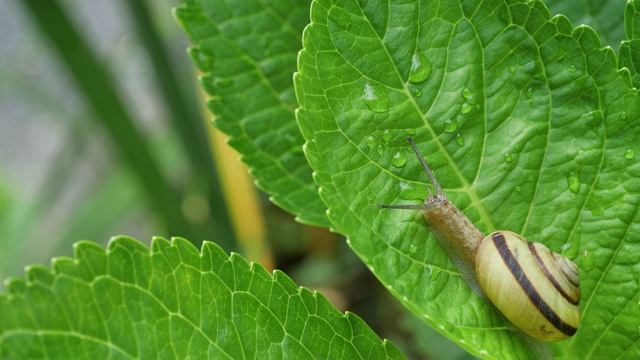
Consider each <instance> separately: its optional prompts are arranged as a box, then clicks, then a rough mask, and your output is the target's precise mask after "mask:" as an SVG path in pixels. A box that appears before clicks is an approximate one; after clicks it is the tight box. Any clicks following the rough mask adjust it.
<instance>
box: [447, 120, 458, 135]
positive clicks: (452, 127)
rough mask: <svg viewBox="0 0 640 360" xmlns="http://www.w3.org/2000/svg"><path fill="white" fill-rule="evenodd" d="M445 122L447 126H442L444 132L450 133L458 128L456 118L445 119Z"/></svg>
mask: <svg viewBox="0 0 640 360" xmlns="http://www.w3.org/2000/svg"><path fill="white" fill-rule="evenodd" d="M445 124H446V125H447V126H446V127H445V128H444V132H446V133H452V132H454V131H456V130H458V120H455V119H453V120H451V119H447V120H445Z"/></svg>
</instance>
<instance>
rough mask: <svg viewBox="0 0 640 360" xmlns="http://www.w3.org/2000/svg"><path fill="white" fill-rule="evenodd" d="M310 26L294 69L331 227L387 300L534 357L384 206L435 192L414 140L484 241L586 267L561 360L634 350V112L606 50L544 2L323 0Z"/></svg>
mask: <svg viewBox="0 0 640 360" xmlns="http://www.w3.org/2000/svg"><path fill="white" fill-rule="evenodd" d="M311 18H312V21H311V24H310V25H309V26H308V27H307V29H306V30H305V32H304V37H303V46H304V50H303V51H302V52H301V53H300V56H299V59H298V71H299V72H298V74H297V75H296V76H295V83H296V92H297V96H298V101H299V103H300V106H301V107H300V109H299V111H298V118H297V119H298V122H299V125H300V127H301V130H302V133H303V135H304V137H305V139H306V140H307V142H306V150H307V157H308V159H309V161H310V163H311V166H312V168H313V169H314V170H315V172H316V176H315V180H316V182H317V183H318V185H319V186H320V194H321V196H322V199H323V200H324V201H325V203H326V204H327V206H328V208H329V209H330V210H329V213H328V214H329V219H330V220H331V223H332V224H333V226H334V227H335V228H336V229H337V230H338V231H340V232H342V233H343V234H345V235H346V236H347V237H348V238H349V243H350V245H351V246H352V247H353V249H354V250H355V251H356V252H357V253H358V255H359V256H360V257H361V258H362V260H363V261H364V262H365V263H366V264H368V265H369V266H370V268H371V270H372V271H373V272H374V273H375V274H376V276H378V278H379V279H380V280H381V281H382V282H383V283H384V284H385V285H386V286H387V287H388V288H389V290H390V291H391V292H392V293H393V294H394V295H395V296H396V297H397V298H398V299H400V300H401V301H402V302H403V303H404V304H405V305H406V306H407V307H408V308H409V309H411V310H412V311H413V312H414V313H415V314H416V315H418V316H420V317H421V318H422V319H424V320H425V321H426V322H427V323H429V324H430V325H432V326H433V327H434V328H435V329H437V330H438V331H440V332H441V333H443V334H444V335H446V336H447V337H449V338H451V339H453V340H455V341H457V342H458V343H459V344H460V345H461V346H462V347H464V348H465V349H467V350H468V351H469V352H471V353H472V354H474V355H476V356H480V357H483V358H495V359H505V358H536V357H537V356H538V355H536V354H535V351H536V350H532V349H531V348H530V346H529V345H527V344H526V341H524V340H523V339H522V338H521V337H519V336H517V335H515V334H514V333H513V332H512V331H511V330H510V327H509V324H507V323H506V322H505V320H503V318H502V317H501V316H500V315H499V314H498V312H497V311H496V310H493V309H491V308H490V307H489V306H487V305H486V304H485V303H484V302H483V301H481V300H480V299H479V298H478V297H477V296H476V295H475V294H473V293H472V292H471V290H470V289H469V288H468V287H467V286H466V285H465V283H464V282H463V281H462V279H461V277H460V274H459V272H458V270H457V269H456V268H455V266H454V265H453V263H452V262H451V261H450V260H449V259H448V258H447V257H446V256H445V254H444V252H443V250H442V249H441V247H440V246H439V245H438V244H437V242H436V241H435V239H434V238H433V236H432V235H431V234H430V233H429V230H428V228H427V227H426V226H425V223H424V220H423V219H422V218H421V217H419V216H414V214H412V213H410V212H403V211H393V210H385V211H380V210H378V208H377V206H376V205H377V204H419V203H420V202H422V201H423V200H424V198H425V197H426V196H427V195H428V191H427V190H426V189H425V188H424V186H425V185H426V183H427V179H426V176H425V175H424V174H423V172H422V170H421V167H420V164H419V163H418V161H417V160H415V158H414V157H413V154H412V153H411V151H410V149H409V147H408V144H407V142H406V140H405V139H406V137H407V135H412V136H414V140H415V141H416V143H417V144H418V147H419V148H420V150H421V152H422V153H423V154H426V155H427V161H428V162H429V164H430V166H431V167H432V169H434V170H435V172H436V175H437V177H438V179H439V181H440V183H441V184H443V187H444V188H445V189H444V190H445V193H446V194H447V196H448V197H449V198H450V199H451V200H452V201H453V203H454V204H456V205H457V206H458V207H459V208H460V209H461V210H462V211H464V212H465V214H466V215H467V216H468V217H469V218H470V219H471V221H472V222H473V223H474V224H476V225H477V226H478V227H479V228H480V229H481V230H482V231H483V232H485V233H489V232H490V231H493V230H498V229H507V230H512V231H515V232H518V233H520V234H522V235H523V236H525V237H527V238H528V239H529V240H530V241H537V242H542V243H544V244H546V245H547V246H549V248H551V249H552V250H554V251H557V252H562V253H563V255H565V256H567V257H569V258H570V259H572V260H573V261H575V262H576V263H577V264H578V265H579V268H580V273H581V280H582V282H581V284H582V285H581V287H582V294H583V295H582V302H581V308H582V310H583V321H582V325H581V328H580V330H579V331H578V333H577V334H576V335H575V336H574V337H573V338H572V339H571V340H569V341H565V342H561V343H554V344H552V349H553V352H554V354H555V355H556V356H557V357H558V358H567V359H589V358H594V359H597V358H623V359H632V358H637V357H638V356H640V354H639V353H638V343H639V342H640V333H639V332H638V323H637V319H639V318H640V307H638V305H637V304H638V301H639V300H640V284H639V283H638V277H639V275H640V237H639V236H638V235H637V234H638V233H639V232H638V224H639V223H638V220H637V214H638V209H639V206H640V196H639V195H638V194H640V187H639V186H638V182H637V180H636V179H637V177H638V176H640V162H639V160H640V156H633V155H634V154H635V152H636V151H638V150H639V149H636V148H635V147H636V146H637V139H638V138H640V124H639V119H640V101H639V98H638V96H637V92H636V90H635V89H632V88H631V78H630V76H629V72H628V71H618V58H617V57H616V54H615V53H614V52H613V51H612V50H611V48H603V46H602V44H601V42H600V40H599V38H598V36H597V34H595V32H594V31H593V30H592V29H591V28H589V27H586V26H579V27H577V28H574V27H573V25H572V24H571V23H570V22H569V20H568V19H567V18H566V17H564V16H556V17H553V18H551V16H550V14H549V11H548V9H547V8H546V7H545V6H544V5H543V4H542V3H541V2H540V1H527V2H522V1H514V0H510V1H501V0H488V1H480V2H478V1H462V0H461V1H457V0H441V1H427V0H422V1H405V2H402V3H399V2H389V1H367V2H358V3H356V2H353V1H348V0H334V1H329V0H316V1H314V3H313V5H312V13H311ZM416 62H418V63H419V64H418V65H416ZM420 64H421V65H420ZM421 66H422V67H430V68H431V70H430V74H429V76H428V77H427V78H426V79H425V80H424V81H421V82H420V81H418V80H415V78H414V77H413V76H412V72H413V73H415V72H416V71H417V70H416V69H418V70H419V69H420V67H421ZM412 81H413V82H412ZM505 296H508V295H507V294H505Z"/></svg>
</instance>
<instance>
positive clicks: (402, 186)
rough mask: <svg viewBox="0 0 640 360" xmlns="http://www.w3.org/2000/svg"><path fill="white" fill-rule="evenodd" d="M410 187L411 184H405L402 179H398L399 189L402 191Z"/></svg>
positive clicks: (411, 187)
mask: <svg viewBox="0 0 640 360" xmlns="http://www.w3.org/2000/svg"><path fill="white" fill-rule="evenodd" d="M411 189H413V186H411V185H409V184H407V183H406V182H404V181H400V191H402V190H411Z"/></svg>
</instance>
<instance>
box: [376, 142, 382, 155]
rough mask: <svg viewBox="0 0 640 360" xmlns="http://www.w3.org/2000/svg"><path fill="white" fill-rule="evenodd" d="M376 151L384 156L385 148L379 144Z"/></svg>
mask: <svg viewBox="0 0 640 360" xmlns="http://www.w3.org/2000/svg"><path fill="white" fill-rule="evenodd" d="M376 151H377V152H378V155H382V153H383V152H384V146H382V144H378V145H377V146H376Z"/></svg>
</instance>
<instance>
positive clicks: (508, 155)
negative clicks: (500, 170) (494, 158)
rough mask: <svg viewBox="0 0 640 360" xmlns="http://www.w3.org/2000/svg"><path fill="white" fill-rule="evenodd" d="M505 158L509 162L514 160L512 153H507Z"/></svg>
mask: <svg viewBox="0 0 640 360" xmlns="http://www.w3.org/2000/svg"><path fill="white" fill-rule="evenodd" d="M503 158H504V162H507V163H510V162H512V161H513V156H511V154H510V153H505V154H504V157H503Z"/></svg>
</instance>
